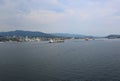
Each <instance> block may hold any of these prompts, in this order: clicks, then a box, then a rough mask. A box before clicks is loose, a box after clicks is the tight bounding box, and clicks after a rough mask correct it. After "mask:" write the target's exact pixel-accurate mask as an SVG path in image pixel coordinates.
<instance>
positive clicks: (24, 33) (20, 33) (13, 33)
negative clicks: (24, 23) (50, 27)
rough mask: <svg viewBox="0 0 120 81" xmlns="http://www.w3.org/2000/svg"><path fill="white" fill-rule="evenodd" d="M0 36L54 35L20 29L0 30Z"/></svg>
mask: <svg viewBox="0 0 120 81" xmlns="http://www.w3.org/2000/svg"><path fill="white" fill-rule="evenodd" d="M0 36H23V37H25V36H29V37H54V36H53V35H50V34H47V33H43V32H31V31H22V30H16V31H9V32H0Z"/></svg>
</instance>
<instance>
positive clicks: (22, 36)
mask: <svg viewBox="0 0 120 81" xmlns="http://www.w3.org/2000/svg"><path fill="white" fill-rule="evenodd" d="M86 38H88V39H97V38H108V39H116V38H120V35H109V36H105V37H95V36H85V35H79V34H65V33H54V34H48V33H43V32H32V31H22V30H16V31H9V32H0V42H9V41H10V42H11V41H15V42H32V41H49V40H50V39H55V40H66V39H86Z"/></svg>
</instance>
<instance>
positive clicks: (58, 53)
mask: <svg viewBox="0 0 120 81" xmlns="http://www.w3.org/2000/svg"><path fill="white" fill-rule="evenodd" d="M0 81H120V40H116V39H113V40H112V39H111V40H90V41H84V40H68V41H65V42H63V43H48V42H47V41H45V42H21V43H15V42H6V43H0Z"/></svg>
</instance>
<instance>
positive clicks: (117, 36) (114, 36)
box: [106, 35, 120, 39]
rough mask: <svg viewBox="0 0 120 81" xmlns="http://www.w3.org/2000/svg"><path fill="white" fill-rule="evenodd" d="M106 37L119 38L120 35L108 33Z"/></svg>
mask: <svg viewBox="0 0 120 81" xmlns="http://www.w3.org/2000/svg"><path fill="white" fill-rule="evenodd" d="M106 38H109V39H115V38H120V35H109V36H107V37H106Z"/></svg>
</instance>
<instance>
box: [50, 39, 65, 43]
mask: <svg viewBox="0 0 120 81" xmlns="http://www.w3.org/2000/svg"><path fill="white" fill-rule="evenodd" d="M60 42H64V40H53V39H50V40H49V43H60Z"/></svg>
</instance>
